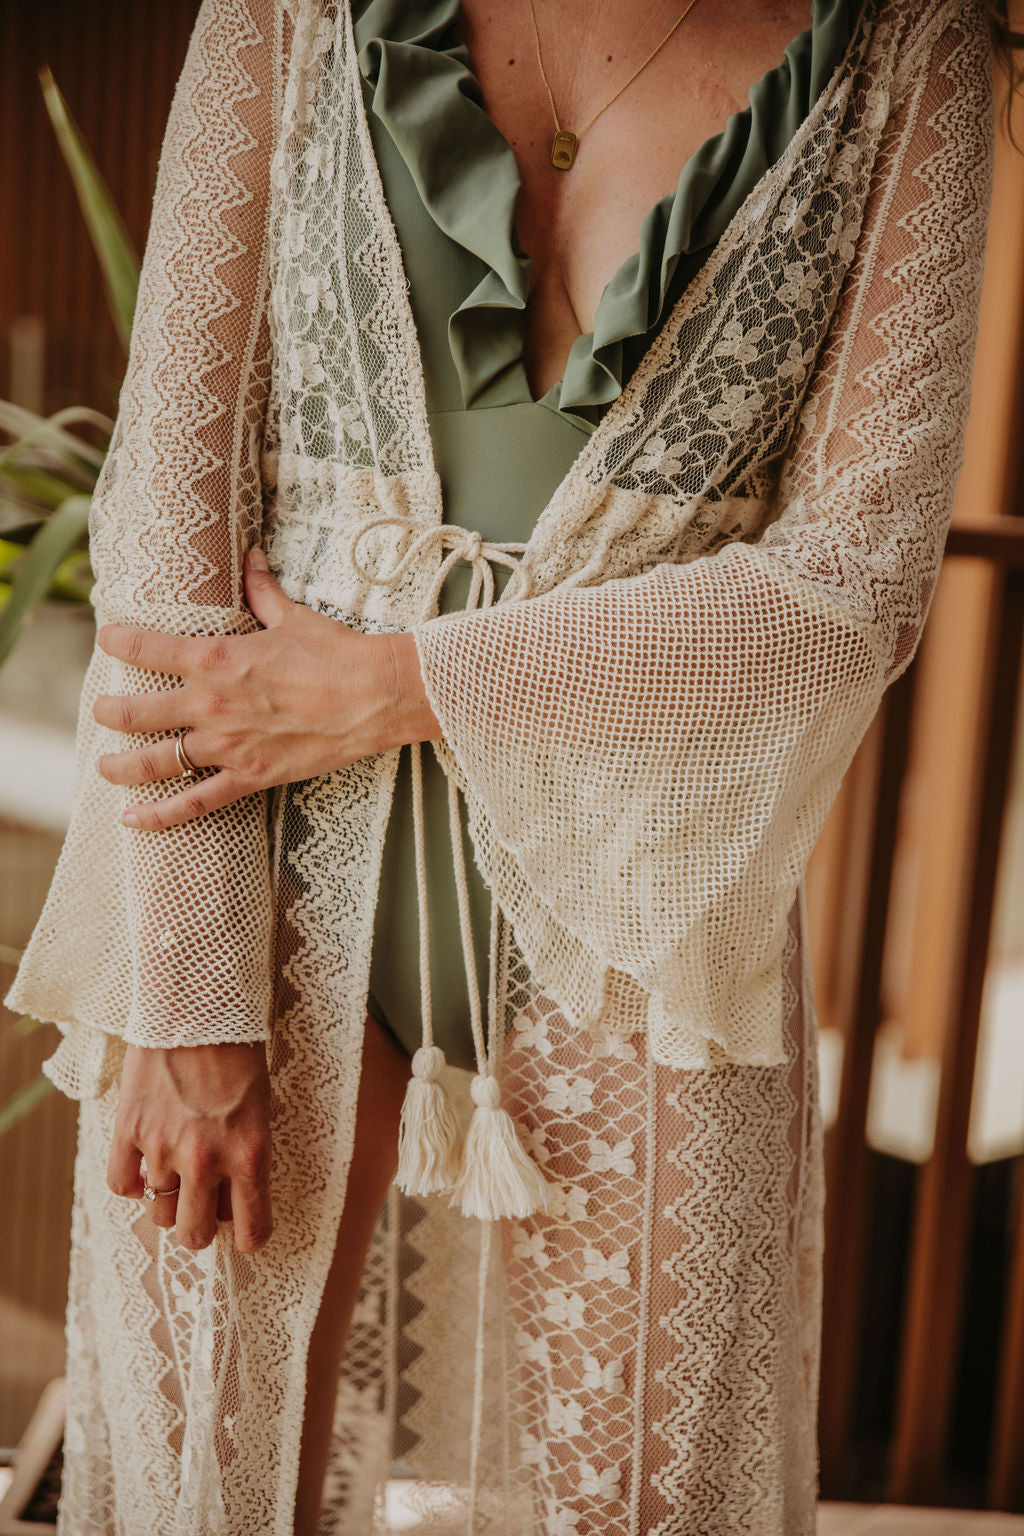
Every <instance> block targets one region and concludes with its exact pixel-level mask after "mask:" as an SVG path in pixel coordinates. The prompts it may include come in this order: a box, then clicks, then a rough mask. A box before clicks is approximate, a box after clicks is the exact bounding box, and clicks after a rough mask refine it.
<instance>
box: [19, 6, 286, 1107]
mask: <svg viewBox="0 0 1024 1536" xmlns="http://www.w3.org/2000/svg"><path fill="white" fill-rule="evenodd" d="M280 31H281V19H280V16H279V14H278V8H277V7H275V6H274V5H273V4H272V3H271V0H206V3H205V4H204V5H203V7H202V10H201V12H200V16H199V20H198V23H197V26H196V29H195V32H194V35H193V38H192V41H191V45H190V47H189V51H188V56H187V58H186V61H185V66H184V70H183V73H182V76H181V79H180V81H179V84H178V87H177V90H176V92H175V96H174V102H173V105H172V109H171V114H170V119H169V122H168V126H167V133H166V137H165V142H164V147H163V151H162V154H161V159H160V167H159V175H158V181H157V188H156V195H155V200H154V207H153V217H152V221H151V225H150V232H149V237H148V241H147V245H146V254H145V260H144V263H143V269H142V274H141V281H140V286H139V297H138V306H137V310H136V317H135V323H134V327H133V331H132V344H131V354H130V359H129V365H128V373H127V376H126V379H125V383H124V388H123V391H122V395H121V403H120V410H119V413H118V419H117V424H116V429H115V432H114V438H113V442H112V443H111V448H110V453H109V455H108V457H107V459H106V462H105V465H104V468H103V471H102V474H101V476H100V480H99V484H98V486H97V490H96V495H95V498H94V500H93V508H92V515H91V523H90V541H91V544H90V547H91V555H92V562H93V565H94V568H95V571H96V578H97V579H96V586H95V589H94V593H93V602H94V604H95V608H96V618H97V621H98V623H100V624H102V623H116V622H120V623H128V624H139V625H142V626H144V627H146V628H150V629H158V630H165V631H170V632H173V633H177V634H184V635H232V634H241V633H246V632H248V631H251V630H253V629H256V628H257V627H258V626H257V623H256V620H255V619H254V618H253V616H252V614H251V613H250V612H249V611H248V609H247V608H246V607H245V606H244V603H243V599H242V584H241V561H242V556H243V555H244V552H245V550H246V549H247V548H248V546H249V545H250V544H252V543H253V542H254V541H256V540H257V539H258V537H259V528H260V519H261V516H262V493H261V488H260V480H259V448H260V439H261V437H262V430H263V418H264V412H265V409H266V400H267V390H268V384H269V377H270V362H269V347H270V343H269V329H268V324H267V315H266V310H267V259H266V223H267V207H268V199H267V193H268V187H269V180H268V175H267V167H268V164H269V159H270V154H271V150H272V146H273V145H274V144H275V143H276V141H277V136H278V122H279V118H280V96H281V71H282V57H281V54H282V46H283V39H282V38H281V36H280ZM178 681H180V680H179V679H176V678H170V677H168V676H166V675H164V674H158V673H152V672H144V671H141V670H140V669H137V668H134V667H131V666H128V665H125V664H122V663H121V662H119V661H115V660H113V659H112V658H111V657H109V656H107V655H106V654H105V653H104V652H103V651H101V650H100V649H99V647H98V646H97V647H96V649H95V650H94V653H93V656H92V659H91V662H90V666H89V670H88V674H87V677H86V680H85V687H84V690H83V694H82V699H81V706H80V713H79V720H78V737H77V743H76V762H75V802H74V808H73V815H72V822H71V828H70V832H69V834H68V837H67V839H66V842H65V845H64V849H63V852H62V856H61V863H60V866H59V868H58V871H57V874H56V877H55V880H54V883H53V886H52V887H51V891H50V895H49V898H48V902H47V905H46V908H45V910H44V912H43V915H42V918H41V921H40V923H39V926H38V927H37V929H36V931H35V933H34V935H33V937H32V941H31V943H30V945H29V947H28V951H27V954H26V957H25V962H24V966H23V970H22V972H21V974H20V976H19V980H18V982H17V984H16V986H15V989H14V992H13V999H14V1001H13V1006H15V1007H24V1008H26V1009H28V1010H30V1011H33V1012H36V1013H38V1014H39V1015H40V1017H43V1018H46V1019H54V1020H56V1021H57V1022H58V1023H60V1024H61V1025H62V1026H73V1027H74V1028H75V1030H76V1032H77V1035H78V1040H77V1042H76V1043H75V1044H74V1046H73V1048H69V1050H68V1051H66V1052H65V1053H64V1056H63V1058H62V1060H61V1061H60V1062H59V1063H56V1064H54V1067H53V1071H54V1073H55V1075H56V1077H58V1078H60V1080H61V1086H62V1087H66V1088H67V1090H68V1091H69V1092H72V1093H79V1092H83V1091H89V1090H90V1088H92V1087H95V1086H97V1079H98V1080H99V1082H103V1081H109V1079H110V1077H111V1075H112V1074H113V1073H114V1072H115V1071H116V1070H117V1065H118V1061H119V1055H118V1051H117V1048H116V1047H115V1046H114V1045H113V1044H112V1040H113V1037H123V1038H124V1039H127V1040H131V1041H135V1042H137V1043H139V1044H143V1045H174V1044H197V1043H199V1042H201V1041H207V1040H258V1039H262V1038H264V1037H265V1036H266V1035H267V1033H268V1031H269V1023H270V1020H269V1010H270V995H269V984H268V981H269V979H268V972H267V955H268V945H269V933H270V923H271V892H270V878H269V867H268V857H267V828H266V796H265V795H262V794H258V795H251V796H249V797H247V798H246V799H244V800H242V801H239V802H237V803H236V804H234V805H232V806H228V807H226V808H225V809H223V810H220V811H216V812H214V813H213V814H212V815H210V816H207V817H204V818H203V819H201V820H198V821H193V822H191V823H189V824H188V825H187V826H181V827H175V828H173V829H170V830H168V831H163V832H159V833H151V832H138V831H130V830H129V829H128V828H126V827H123V826H121V824H120V813H121V811H122V810H123V808H124V807H125V806H126V805H127V804H129V803H130V802H131V801H133V800H134V801H138V800H145V799H150V798H159V797H161V796H165V795H168V794H170V793H174V792H176V791H177V789H178V788H179V787H180V785H179V783H178V782H176V781H175V780H173V779H171V780H162V781H158V782H156V783H154V784H152V785H150V786H145V787H142V788H132V789H130V790H125V789H122V788H119V787H117V786H115V785H112V784H110V783H108V782H107V781H106V780H105V779H103V778H101V777H100V776H99V774H98V773H97V772H96V766H95V765H96V760H97V758H98V757H99V756H100V755H101V754H102V753H104V752H114V751H122V750H124V749H125V747H127V746H129V745H134V746H144V745H147V744H151V743H153V742H156V741H158V740H161V739H162V737H161V736H159V735H139V736H135V737H131V738H127V739H126V737H125V736H124V735H123V734H121V733H119V732H116V731H113V730H110V729H108V728H105V727H102V726H100V725H98V724H97V723H96V722H95V720H94V719H93V717H92V705H93V702H94V700H95V698H96V697H97V695H99V694H115V693H142V692H146V691H148V690H151V689H156V688H167V687H169V686H172V685H173V684H174V683H176V682H178ZM85 1027H89V1028H92V1029H96V1030H102V1031H105V1032H107V1035H106V1037H101V1039H100V1040H99V1041H96V1040H93V1041H85V1040H84V1039H83V1038H82V1037H83V1034H84V1028H85Z"/></svg>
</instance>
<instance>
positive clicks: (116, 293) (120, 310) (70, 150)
mask: <svg viewBox="0 0 1024 1536" xmlns="http://www.w3.org/2000/svg"><path fill="white" fill-rule="evenodd" d="M39 78H40V82H41V84H42V88H43V98H44V100H45V102H46V110H47V111H48V112H49V114H50V121H51V122H52V123H53V127H54V131H55V132H56V134H57V140H58V142H59V144H60V147H61V153H62V154H63V156H64V159H65V161H66V163H67V167H68V170H69V171H70V172H71V179H72V180H73V182H74V184H75V192H76V194H77V196H78V202H79V206H80V207H81V210H82V213H83V215H84V216H85V222H86V224H87V225H88V226H89V234H90V236H91V237H92V243H93V247H94V249H95V251H96V255H97V256H98V258H99V263H100V266H101V268H102V269H103V281H104V284H105V285H106V290H107V302H108V304H109V305H110V313H111V315H112V317H113V320H114V324H115V326H116V327H117V333H118V335H119V336H120V338H121V345H122V346H123V347H124V349H125V351H126V352H127V350H128V341H129V337H130V336H131V330H132V317H133V316H134V314H135V300H136V297H137V294H138V287H139V258H138V256H137V255H136V252H135V248H134V246H133V245H132V242H131V238H130V237H129V234H128V231H127V229H126V228H125V226H124V221H123V220H122V218H121V215H120V213H119V212H118V210H117V205H116V204H115V202H114V200H113V198H112V197H111V195H110V192H109V190H108V188H107V185H106V183H105V182H104V180H103V177H102V176H101V175H100V173H99V171H98V169H97V167H96V162H95V160H94V159H93V157H92V155H91V154H90V152H89V149H88V147H87V145H86V143H85V140H84V139H83V138H82V135H81V133H80V132H79V129H78V125H77V123H76V122H75V120H74V118H73V117H72V116H71V113H70V112H69V111H68V107H67V103H66V101H65V100H64V97H63V96H62V95H61V93H60V90H59V88H58V86H57V82H56V80H54V78H53V75H52V74H51V72H50V70H49V69H46V68H44V69H41V70H40V71H39Z"/></svg>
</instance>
